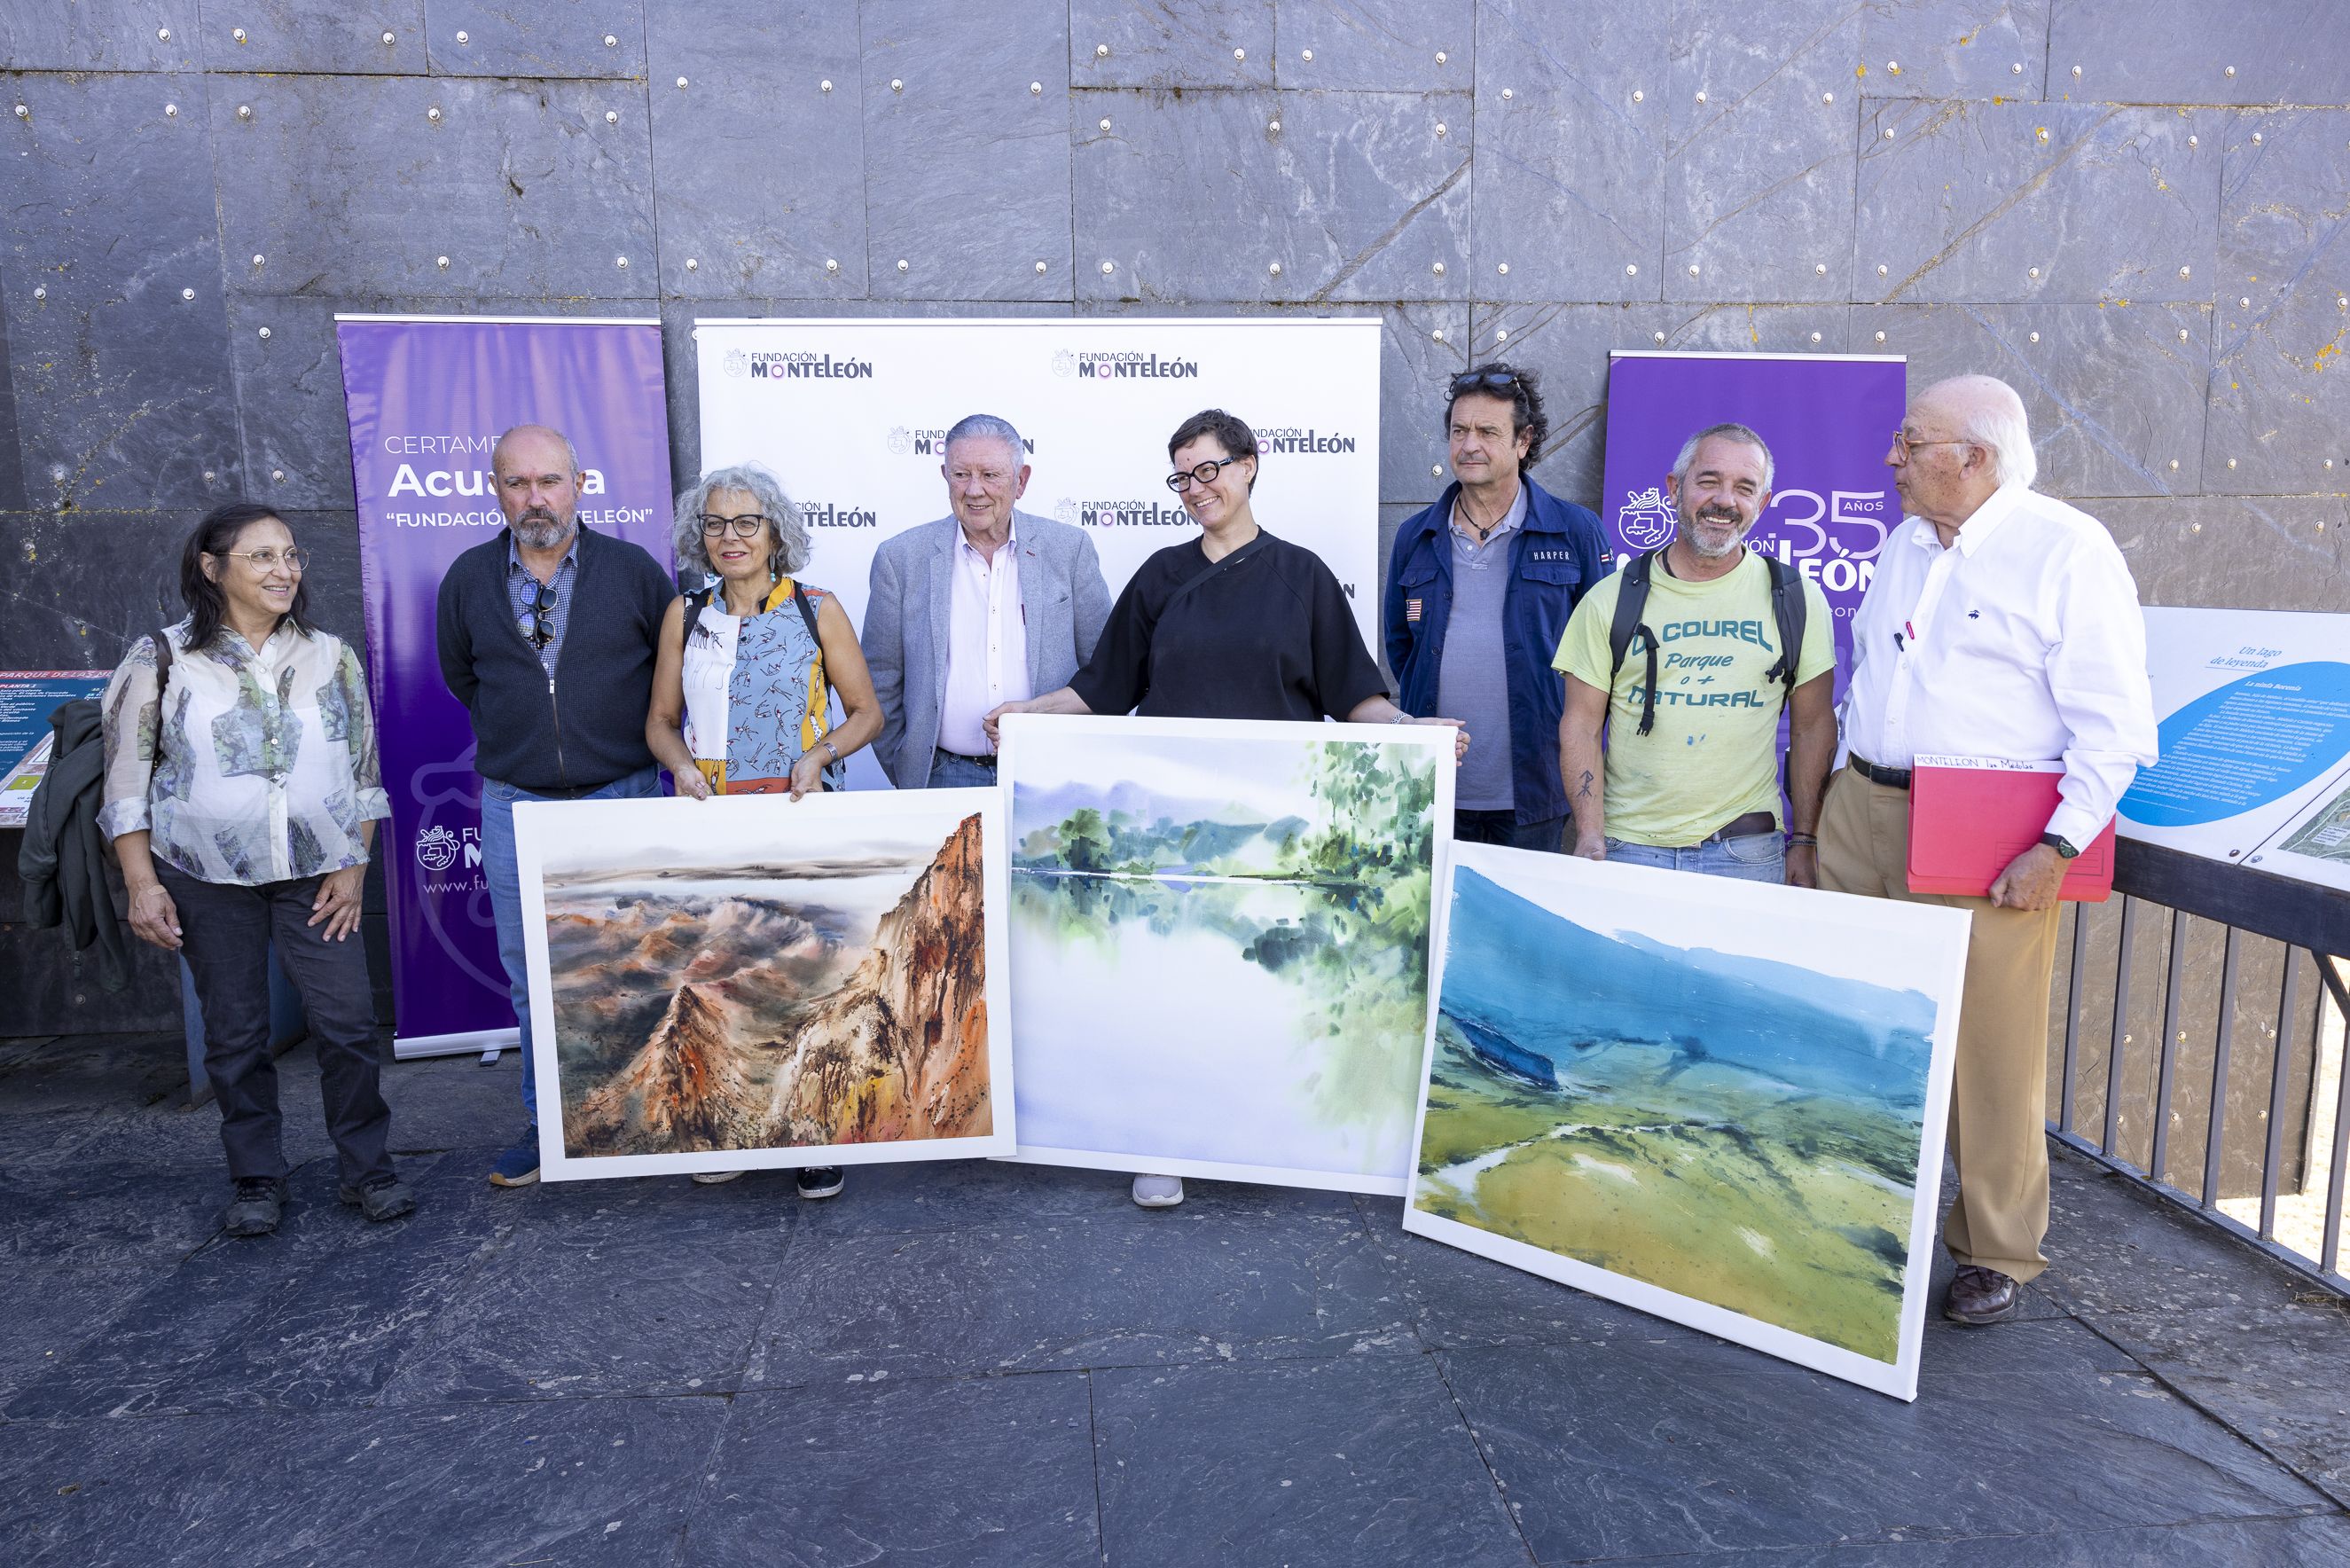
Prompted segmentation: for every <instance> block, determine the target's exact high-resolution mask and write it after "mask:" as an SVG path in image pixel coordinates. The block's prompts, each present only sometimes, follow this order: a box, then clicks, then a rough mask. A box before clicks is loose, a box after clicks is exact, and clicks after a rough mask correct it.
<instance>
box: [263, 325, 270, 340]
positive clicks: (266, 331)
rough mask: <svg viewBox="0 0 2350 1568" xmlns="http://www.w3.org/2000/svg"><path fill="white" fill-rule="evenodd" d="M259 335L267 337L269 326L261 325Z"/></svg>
mask: <svg viewBox="0 0 2350 1568" xmlns="http://www.w3.org/2000/svg"><path fill="white" fill-rule="evenodd" d="M261 336H262V337H264V338H266V337H268V336H269V328H268V327H263V328H262V329H261Z"/></svg>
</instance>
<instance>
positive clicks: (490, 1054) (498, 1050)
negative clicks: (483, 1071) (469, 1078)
mask: <svg viewBox="0 0 2350 1568" xmlns="http://www.w3.org/2000/svg"><path fill="white" fill-rule="evenodd" d="M504 1054H506V1048H505V1047H504V1046H503V1045H493V1046H491V1047H490V1048H489V1049H488V1050H486V1051H484V1052H483V1053H482V1065H483V1066H484V1067H494V1066H496V1065H497V1064H498V1058H499V1057H501V1056H503V1055H504Z"/></svg>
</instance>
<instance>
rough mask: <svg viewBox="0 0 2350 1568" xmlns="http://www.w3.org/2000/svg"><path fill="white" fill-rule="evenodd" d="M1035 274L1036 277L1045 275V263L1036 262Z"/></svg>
mask: <svg viewBox="0 0 2350 1568" xmlns="http://www.w3.org/2000/svg"><path fill="white" fill-rule="evenodd" d="M1036 275H1037V276H1038V277H1042V276H1044V275H1045V264H1044V263H1043V262H1038V263H1037V264H1036Z"/></svg>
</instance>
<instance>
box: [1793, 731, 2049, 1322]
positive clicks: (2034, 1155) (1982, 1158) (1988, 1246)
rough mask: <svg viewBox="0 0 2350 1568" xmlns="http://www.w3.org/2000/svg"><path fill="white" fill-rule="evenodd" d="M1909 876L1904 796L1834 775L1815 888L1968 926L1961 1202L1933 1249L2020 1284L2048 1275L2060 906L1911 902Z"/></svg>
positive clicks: (1958, 1108)
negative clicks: (1959, 919) (1927, 907)
mask: <svg viewBox="0 0 2350 1568" xmlns="http://www.w3.org/2000/svg"><path fill="white" fill-rule="evenodd" d="M1908 866H1909V792H1908V791H1907V790H1899V789H1894V788H1892V787H1891V786H1889V785H1887V784H1876V783H1872V782H1871V781H1869V780H1867V779H1865V778H1862V777H1861V776H1860V775H1859V774H1856V773H1854V772H1853V771H1852V770H1851V769H1850V768H1839V769H1837V770H1836V774H1835V777H1834V778H1832V779H1830V780H1829V781H1828V793H1827V800H1826V801H1825V804H1824V805H1822V806H1821V808H1820V886H1821V887H1823V888H1828V889H1830V890H1832V891H1834V892H1838V893H1865V894H1867V895H1869V896H1870V897H1872V898H1906V899H1908V900H1909V901H1910V902H1912V903H1918V904H1940V905H1943V906H1945V907H1946V908H1949V909H1965V910H1968V911H1970V913H1971V914H1972V915H1973V917H1974V919H1973V921H1972V930H1971V933H1970V936H1969V938H1968V940H1967V979H1966V989H1965V993H1964V995H1963V996H1962V997H1961V999H1960V1003H1959V1048H1958V1061H1957V1065H1956V1072H1955V1074H1954V1075H1953V1078H1952V1082H1951V1085H1950V1157H1951V1158H1953V1159H1954V1160H1956V1161H1957V1162H1958V1167H1959V1195H1958V1199H1957V1201H1955V1202H1954V1203H1952V1204H1951V1205H1950V1216H1949V1218H1948V1220H1945V1222H1944V1224H1943V1227H1942V1245H1943V1246H1945V1247H1947V1248H1949V1249H1950V1256H1952V1257H1953V1258H1956V1259H1957V1260H1958V1261H1959V1262H1961V1263H1972V1264H1974V1265H1976V1266H1977V1267H1979V1268H1985V1269H1996V1270H1998V1271H1999V1272H2001V1273H2002V1274H2006V1275H2008V1276H2009V1277H2011V1278H2012V1279H2017V1280H2028V1279H2031V1278H2033V1276H2034V1275H2036V1274H2038V1273H2039V1272H2041V1271H2042V1270H2043V1269H2044V1268H2046V1267H2047V1266H2048V1260H2047V1259H2046V1258H2044V1257H2043V1256H2041V1253H2040V1242H2041V1239H2042V1238H2043V1237H2044V1236H2046V1235H2047V1234H2048V1136H2047V1134H2048V1127H2047V1123H2048V985H2049V981H2050V979H2051V977H2052V975H2053V973H2054V968H2055V963H2056V922H2057V919H2058V916H2059V914H2060V906H2057V905H2053V904H2052V905H2051V906H2049V907H2048V908H2047V909H2040V910H2026V909H1995V908H1993V907H1992V905H1991V900H1990V899H1988V898H1960V897H1957V896H1955V895H1950V894H1939V893H1912V892H1911V891H1909V883H1908Z"/></svg>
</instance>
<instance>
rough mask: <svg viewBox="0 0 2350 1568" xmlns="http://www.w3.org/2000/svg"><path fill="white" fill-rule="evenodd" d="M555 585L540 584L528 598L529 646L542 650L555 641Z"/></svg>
mask: <svg viewBox="0 0 2350 1568" xmlns="http://www.w3.org/2000/svg"><path fill="white" fill-rule="evenodd" d="M554 614H555V585H554V584H553V583H541V584H539V585H538V588H537V591H536V592H535V593H533V594H532V595H531V596H530V645H531V646H532V647H533V648H536V649H544V648H546V645H547V644H548V643H550V642H553V641H554V640H555V622H554V620H553V619H552V617H553V616H554Z"/></svg>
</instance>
